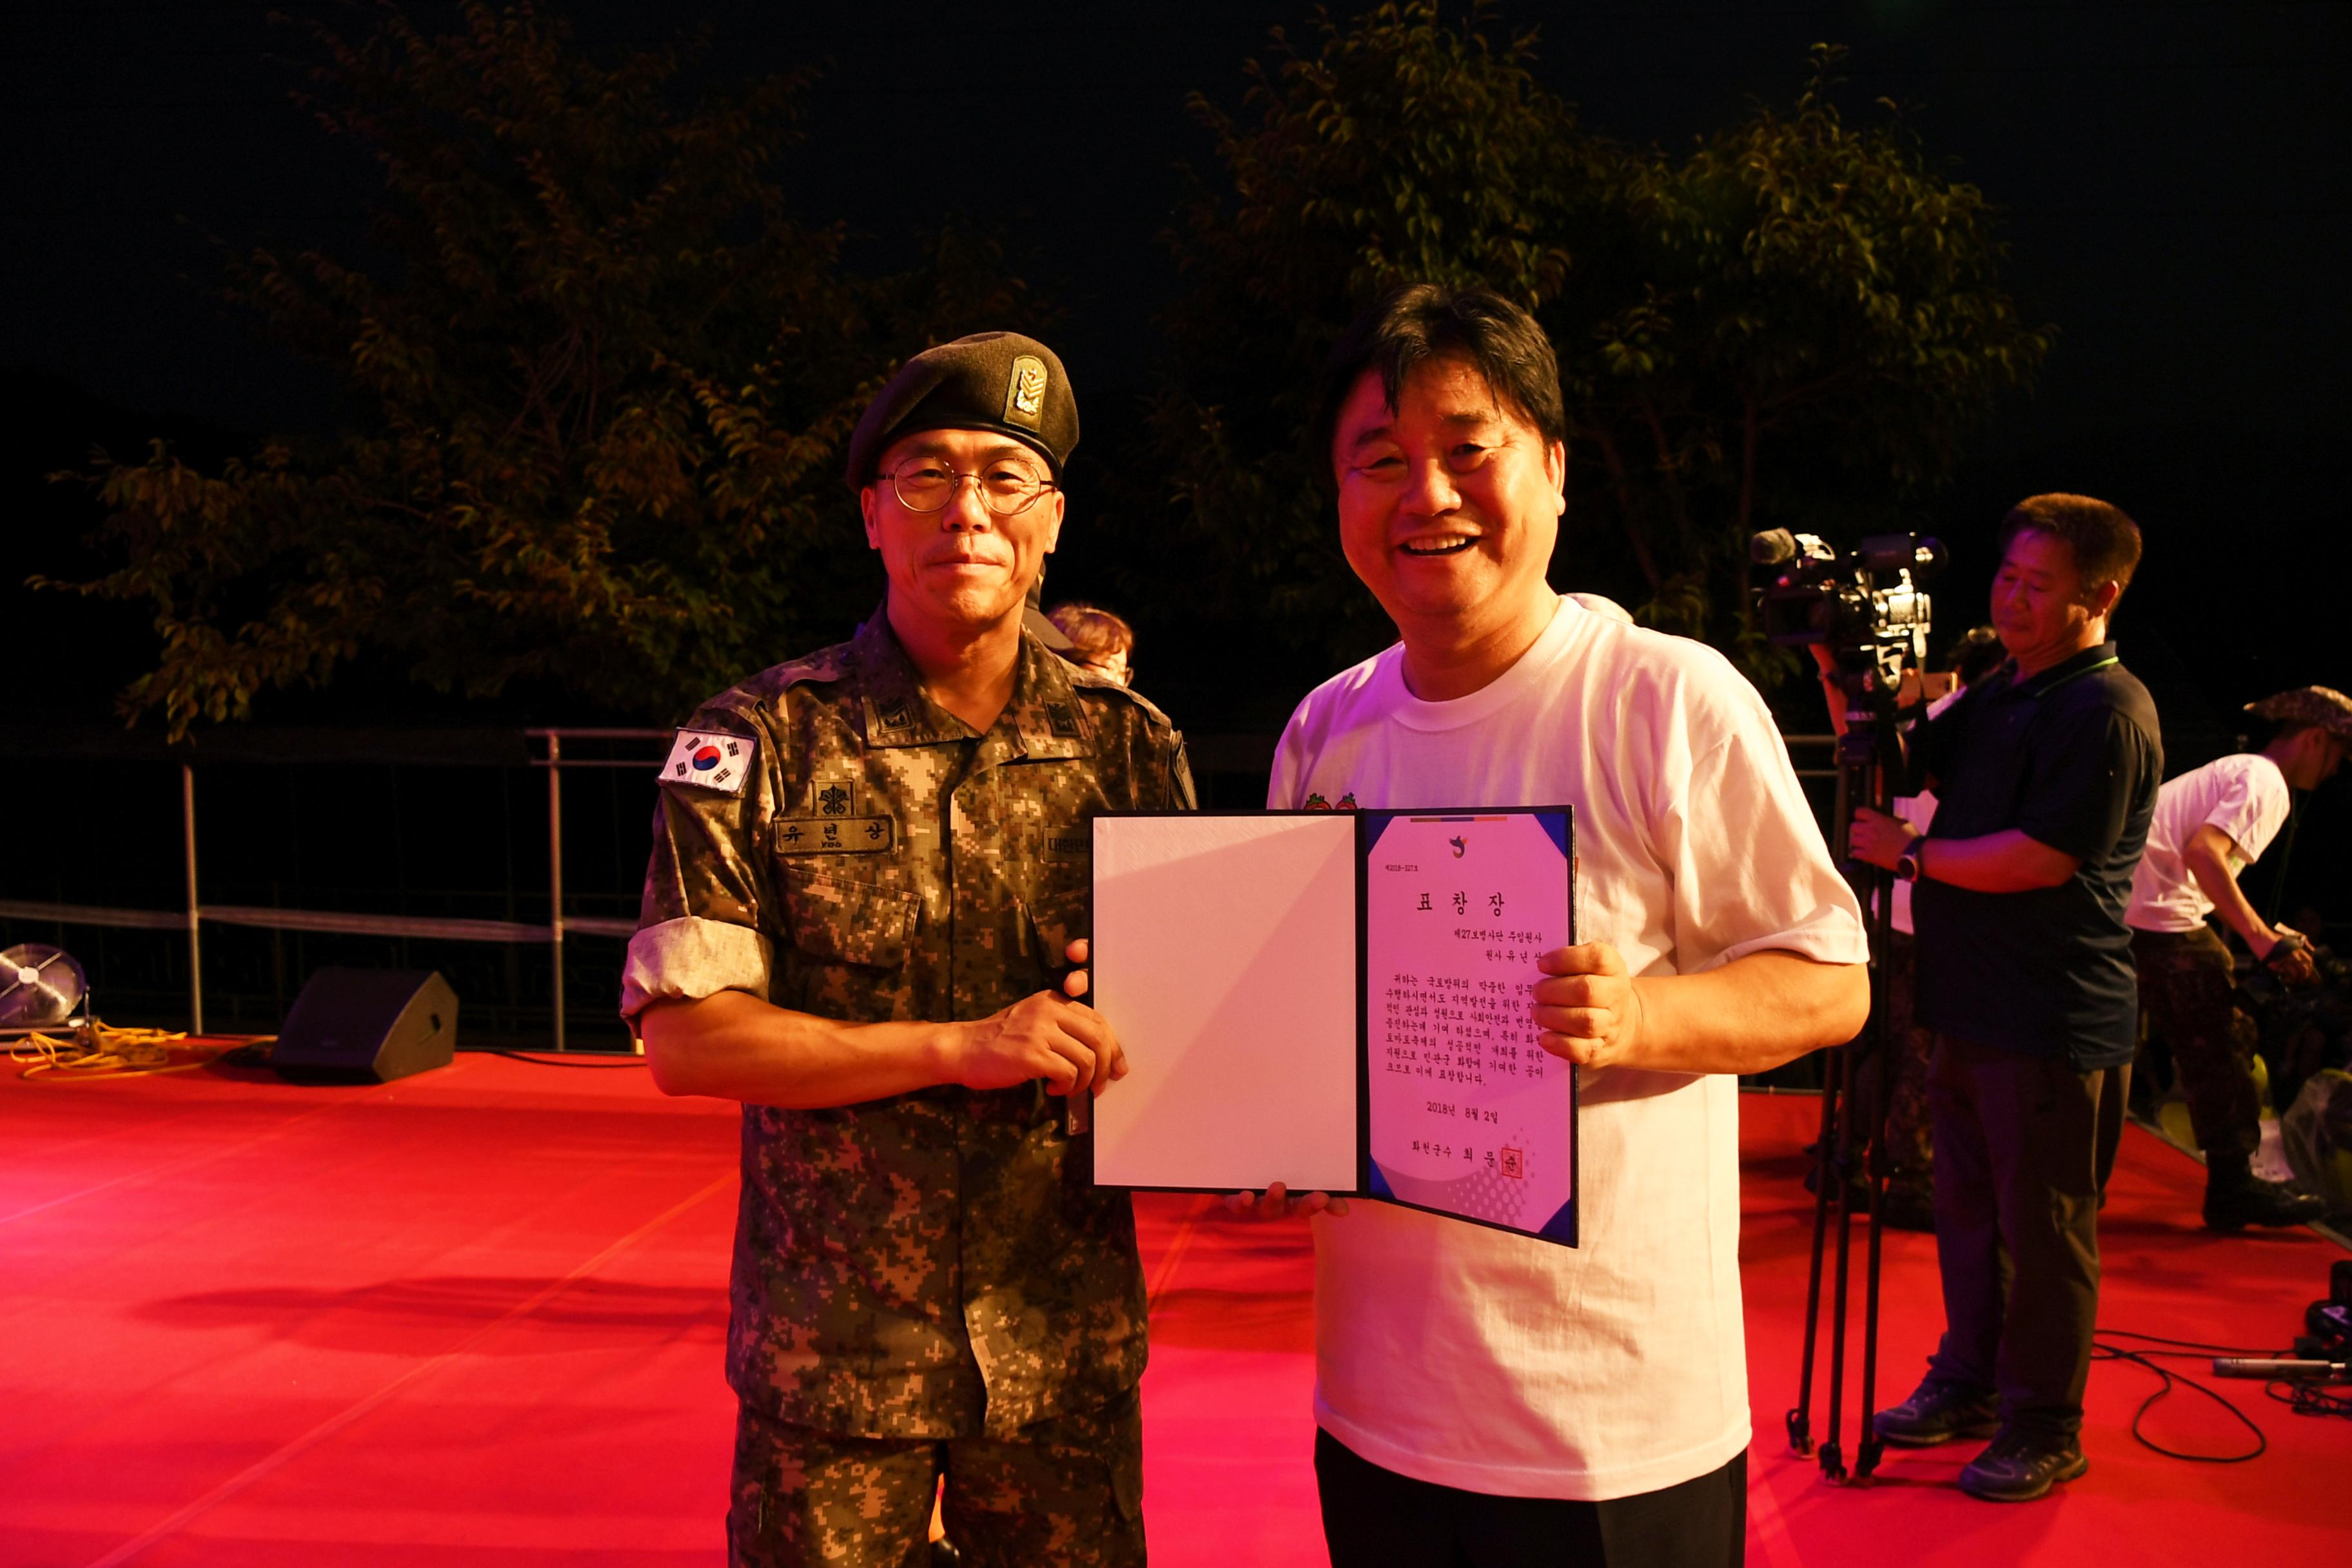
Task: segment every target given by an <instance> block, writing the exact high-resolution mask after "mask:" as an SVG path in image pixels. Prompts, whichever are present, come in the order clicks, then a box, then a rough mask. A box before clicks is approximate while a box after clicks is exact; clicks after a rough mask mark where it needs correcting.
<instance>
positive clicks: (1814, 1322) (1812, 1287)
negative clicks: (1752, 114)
mask: <svg viewBox="0 0 2352 1568" xmlns="http://www.w3.org/2000/svg"><path fill="white" fill-rule="evenodd" d="M1823 1077H1824V1079H1825V1081H1824V1082H1823V1083H1822V1128H1821V1135H1820V1137H1819V1138H1818V1139H1817V1140H1816V1141H1815V1142H1814V1144H1813V1248H1812V1261H1811V1264H1810V1265H1808V1266H1807V1268H1806V1271H1805V1349H1804V1355H1803V1359H1802V1360H1801V1363H1800V1364H1799V1366H1798V1370H1797V1404H1796V1407H1795V1408H1794V1409H1792V1410H1790V1412H1789V1415H1788V1424H1789V1448H1790V1452H1792V1453H1798V1454H1810V1453H1811V1452H1812V1451H1813V1426H1812V1410H1813V1352H1814V1351H1815V1349H1816V1347H1817V1346H1818V1345H1819V1343H1820V1337H1821V1317H1822V1237H1824V1236H1825V1235H1827V1234H1828V1229H1829V1202H1830V1183H1831V1181H1832V1179H1833V1173H1832V1169H1831V1166H1832V1161H1831V1157H1830V1150H1831V1149H1832V1146H1833V1141H1834V1140H1835V1139H1836V1137H1837V1128H1838V1080H1837V1075H1836V1073H1834V1072H1831V1073H1827V1074H1824V1075H1823Z"/></svg>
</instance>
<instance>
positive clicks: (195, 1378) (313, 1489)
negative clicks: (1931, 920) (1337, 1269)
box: [0, 1057, 2352, 1568]
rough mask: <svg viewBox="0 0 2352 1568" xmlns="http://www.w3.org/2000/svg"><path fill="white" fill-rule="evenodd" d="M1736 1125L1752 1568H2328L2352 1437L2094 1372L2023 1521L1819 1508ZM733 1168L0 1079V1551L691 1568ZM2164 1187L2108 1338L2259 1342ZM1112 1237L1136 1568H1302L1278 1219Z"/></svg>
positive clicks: (2253, 1286)
mask: <svg viewBox="0 0 2352 1568" xmlns="http://www.w3.org/2000/svg"><path fill="white" fill-rule="evenodd" d="M1744 1109H1745V1111H1746V1122H1747V1138H1748V1146H1749V1152H1750V1157H1751V1165H1750V1173H1749V1183H1748V1203H1749V1209H1748V1234H1747V1242H1746V1247H1745V1251H1746V1254H1747V1257H1748V1291H1749V1296H1748V1321H1749V1332H1750V1345H1749V1353H1750V1362H1751V1367H1752V1370H1753V1382H1754V1387H1755V1403H1756V1410H1757V1444H1756V1447H1755V1449H1754V1451H1753V1454H1754V1457H1753V1460H1752V1462H1753V1464H1754V1467H1755V1475H1756V1479H1757V1487H1756V1490H1755V1493H1754V1497H1753V1500H1752V1506H1751V1532H1750V1553H1749V1561H1750V1562H1751V1563H1759V1564H1783V1563H1844V1562H1866V1561H1873V1560H1885V1561H1900V1562H1903V1563H1906V1568H1907V1565H1908V1564H1914V1563H1955V1564H1958V1563H1966V1564H1969V1565H1970V1568H1977V1565H1979V1564H1982V1563H1991V1562H2011V1561H2042V1562H2074V1561H2082V1560H2088V1559H2091V1558H2093V1557H2094V1556H2095V1555H2106V1554H2112V1555H2114V1556H2116V1558H2117V1559H2118V1560H2123V1559H2126V1558H2145V1559H2153V1560H2156V1561H2170V1560H2175V1559H2181V1560H2188V1561H2193V1562H2197V1563H2200V1564H2212V1563H2239V1562H2246V1563H2255V1562H2282V1563H2292V1562H2328V1561H2342V1560H2343V1559H2344V1557H2345V1555H2346V1552H2347V1546H2352V1530H2347V1526H2346V1525H2345V1524H2344V1523H2342V1522H2340V1521H2342V1520H2343V1519H2345V1518H2346V1517H2347V1513H2352V1502H2347V1500H2346V1495H2345V1489H2344V1485H2343V1482H2342V1480H2341V1479H2339V1478H2340V1477H2341V1475H2342V1473H2343V1471H2344V1469H2345V1467H2346V1461H2347V1458H2352V1423H2347V1422H2342V1421H2334V1420H2320V1419H2312V1418H2298V1417H2295V1416H2293V1415H2289V1414H2288V1413H2287V1412H2286V1410H2285V1408H2284V1406H2281V1405H2273V1404H2271V1403H2270V1402H2268V1401H2266V1400H2263V1399H2262V1398H2261V1395H2260V1391H2259V1390H2258V1389H2256V1388H2254V1387H2252V1386H2251V1385H2245V1384H2236V1385H2231V1393H2232V1394H2234V1395H2235V1396H2236V1397H2237V1398H2238V1399H2239V1400H2240V1403H2241V1404H2242V1405H2243V1406H2244V1407H2245V1408H2246V1409H2247V1410H2248V1412H2249V1413H2250V1414H2252V1415H2254V1417H2255V1419H2256V1420H2258V1421H2259V1422H2260V1423H2261V1424H2262V1426H2263V1428H2264V1429H2265V1430H2266V1431H2267V1432H2268V1433H2269V1434H2270V1437H2271V1445H2272V1447H2271V1452H2270V1453H2269V1454H2268V1455H2267V1456H2265V1457H2264V1458H2261V1459H2258V1460H2256V1461H2254V1462H2253V1463H2252V1464H2250V1465H2241V1466H2227V1467H2217V1466H2205V1465H2190V1464H2185V1463H2182V1462H2180V1461H2177V1460H2172V1459H2165V1458H2158V1457H2157V1456H2155V1455H2153V1454H2151V1453H2149V1452H2147V1450H2146V1449H2143V1448H2140V1447H2137V1446H2136V1445H2135V1444H2133V1443H2132V1441H2131V1440H2130V1438H2129V1437H2128V1436H2126V1426H2128V1423H2129V1419H2130V1415H2131V1411H2132V1409H2133V1407H2134V1406H2136V1405H2137V1404H2138V1402H2139V1400H2140V1399H2141V1398H2142V1397H2143V1396H2144V1395H2145V1394H2147V1392H2148V1391H2149V1390H2150V1389H2151V1388H2153V1386H2154V1380H2153V1379H2152V1378H2151V1377H2150V1376H2149V1375H2148V1374H2147V1373H2144V1372H2141V1371H2139V1370H2138V1369H2137V1368H2133V1367H2129V1366H2122V1365H2102V1366H2100V1367H2099V1368H2098V1369H2097V1370H2096V1371H2095V1373H2094V1374H2093V1377H2092V1384H2091V1424H2092V1426H2091V1430H2090V1432H2089V1434H2088V1440H2089V1445H2090V1452H2091V1457H2092V1470H2091V1474H2090V1475H2089V1476H2088V1477H2087V1478H2086V1479H2084V1480H2083V1481H2080V1482H2077V1483H2075V1484H2074V1485H2073V1486H2071V1487H2070V1488H2068V1489H2066V1495H2065V1497H2064V1498H2063V1500H2059V1501H2057V1502H2054V1503H2049V1504H2042V1505H2035V1506H2032V1507H2025V1508H2012V1509H2000V1508H1992V1507H1989V1506H1986V1505H1983V1504H1979V1503H1974V1502H1970V1501H1969V1500H1966V1499H1963V1498H1960V1497H1958V1495H1957V1494H1955V1493H1953V1492H1952V1491H1951V1490H1950V1489H1948V1487H1945V1486H1942V1485H1940V1484H1939V1483H1942V1482H1944V1481H1946V1480H1948V1479H1949V1477H1950V1475H1951V1474H1952V1472H1953V1471H1954V1469H1956V1468H1958V1464H1959V1463H1960V1462H1961V1461H1962V1460H1963V1459H1964V1458H1966V1453H1965V1451H1964V1450H1962V1449H1957V1448H1956V1449H1954V1450H1950V1451H1936V1452H1931V1453H1929V1454H1926V1455H1906V1454H1897V1455H1895V1456H1893V1457H1891V1458H1890V1459H1889V1460H1888V1462H1887V1464H1886V1466H1885V1468H1884V1470H1883V1471H1882V1478H1883V1479H1882V1482H1881V1484H1880V1485H1878V1486H1876V1487H1874V1488H1872V1489H1868V1490H1852V1489H1845V1490H1841V1489H1832V1488H1830V1487H1827V1486H1824V1485H1822V1483H1821V1482H1820V1481H1819V1480H1818V1479H1817V1478H1816V1474H1815V1471H1814V1470H1813V1468H1812V1467H1811V1464H1810V1463H1809V1462H1805V1461H1800V1460H1796V1459H1794V1458H1790V1457H1788V1456H1786V1455H1785V1454H1784V1453H1783V1452H1782V1448H1783V1444H1782V1442H1781V1439H1780V1412H1781V1410H1782V1409H1783V1408H1785V1407H1786V1405H1788V1404H1789V1403H1790V1397H1791V1394H1792V1393H1793V1386H1792V1385H1793V1382H1794V1375H1795V1374H1794V1369H1795V1365H1796V1358H1797V1334H1798V1331H1799V1322H1798V1318H1799V1313H1800V1310H1801V1304H1802V1291H1803V1269H1804V1244H1805V1237H1806V1226H1808V1225H1809V1224H1810V1220H1811V1208H1810V1206H1809V1205H1807V1204H1806V1203H1805V1201H1804V1199H1803V1194H1801V1191H1800V1190H1799V1189H1798V1187H1797V1185H1796V1183H1795V1181H1794V1177H1793V1172H1794V1171H1795V1169H1796V1156H1795V1150H1796V1149H1797V1147H1798V1145H1800V1144H1801V1142H1804V1140H1805V1138H1806V1137H1808V1136H1809V1135H1810V1132H1811V1119H1812V1117H1813V1116H1814V1115H1815V1114H1817V1108H1816V1104H1815V1102H1814V1101H1812V1100H1801V1099H1780V1100H1774V1099H1762V1098H1754V1097H1751V1098H1750V1099H1748V1100H1746V1101H1745V1102H1744ZM734 1148H735V1119H734V1114H733V1112H732V1110H731V1109H730V1108H729V1107H726V1106H723V1105H719V1104H715V1103H709V1102H700V1101H690V1100H689V1101H675V1100H664V1099H662V1098H661V1097H660V1096H659V1095H657V1094H656V1093H655V1092H654V1091H653V1089H652V1088H651V1085H650V1084H649V1083H648V1082H647V1081H646V1078H645V1076H644V1074H643V1072H642V1071H641V1070H639V1069H635V1068H559V1067H539V1066H533V1065H529V1064H525V1063H521V1062H516V1061H511V1060H506V1059H502V1058H492V1057H466V1058H460V1059H459V1062H458V1064H457V1066H455V1067H454V1068H447V1069H445V1070H443V1071H440V1072H437V1073H432V1074H428V1075H425V1076H423V1077H421V1078H416V1079H408V1080H406V1081H404V1082H401V1083H396V1084H390V1085H385V1086H383V1087H381V1088H374V1089H323V1088H295V1087H291V1086H288V1085H285V1084H280V1083H278V1082H277V1081H275V1080H274V1079H268V1078H267V1077H260V1076H248V1077H243V1078H240V1077H236V1076H232V1075H230V1074H227V1073H224V1072H214V1071H198V1072H189V1073H181V1074H174V1075H171V1076H166V1077H156V1078H147V1079H132V1080H128V1081H122V1082H115V1083H89V1084H62V1085H58V1084H42V1083H38V1082H26V1081H22V1080H19V1079H16V1077H15V1076H14V1075H13V1073H10V1074H5V1075H0V1563H5V1564H7V1565H8V1568H36V1565H38V1568H48V1565H52V1564H55V1565H60V1568H87V1565H94V1564H100V1563H106V1564H111V1563H131V1562H136V1563H141V1564H158V1565H162V1564H199V1563H201V1564H223V1565H226V1564H236V1565H248V1564H279V1563H284V1564H296V1563H299V1564H309V1565H316V1564H331V1563H435V1564H453V1565H469V1564H485V1565H487V1564H500V1565H516V1568H520V1565H525V1564H540V1563H588V1564H594V1563H613V1564H622V1563H625V1564H630V1565H632V1568H636V1565H643V1568H654V1565H656V1564H673V1563H675V1564H688V1563H695V1564H709V1563H716V1562H718V1561H719V1555H720V1553H719V1513H720V1510H721V1509H722V1507H723V1489H724V1478H725V1472H726V1466H727V1458H728V1443H729V1435H730V1433H729V1426H730V1409H731V1402H730V1395H729V1394H728V1393H727V1391H726V1389H725V1387H724V1386H723V1384H721V1383H720V1381H719V1346H720V1337H721V1331H722V1327H723V1318H724V1310H725V1307H724V1300H723V1295H722V1290H723V1285H724V1280H725V1274H726V1263H727V1250H728V1245H729V1237H730V1227H731V1216H732V1213H733V1205H734V1168H733V1167H734ZM2196 1176H2197V1169H2196V1167H2195V1166H2194V1165H2193V1164H2191V1163H2189V1162H2187V1161H2186V1160H2183V1159H2182V1158H2180V1157H2179V1155H2178V1154H2176V1153H2174V1152H2172V1151H2170V1150H2169V1149H2167V1148H2165V1147H2163V1146H2161V1145H2160V1144H2158V1142H2156V1141H2154V1140H2153V1139H2150V1138H2148V1137H2147V1136H2146V1135H2144V1134H2139V1133H2137V1132H2135V1133H2134V1134H2132V1136H2131V1140H2130V1142H2129V1143H2128V1144H2127V1147H2126V1160H2125V1166H2124V1171H2123V1173H2122V1175H2121V1177H2120V1178H2119V1183H2118V1188H2117V1191H2116V1198H2115V1204H2114V1206H2113V1207H2111V1209H2110V1211H2109V1215H2108V1221H2107V1226H2106V1247H2107V1258H2108V1268H2109V1276H2108V1278H2109V1289H2108V1292H2107V1297H2106V1302H2105V1321H2106V1322H2107V1323H2108V1325H2109V1326H2111V1327H2119V1328H2141V1329H2147V1330H2149V1331H2154V1332H2162V1333H2172V1334H2178V1335H2180V1336H2183V1337H2190V1338H2212V1339H2218V1340H2222V1341H2227V1342H2235V1343H2245V1344H2271V1343H2282V1342H2284V1340H2285V1339H2286V1338H2287V1336H2288V1335H2289V1334H2290V1333H2291V1332H2292V1331H2293V1324H2294V1322H2295V1321H2297V1319H2298V1318H2299V1316H2300V1313H2301V1310H2302V1307H2303V1304H2304V1303H2305V1301H2306V1300H2309V1299H2311V1298H2312V1297H2313V1296H2315V1295H2316V1294H2318V1293H2320V1290H2321V1288H2322V1281H2323V1279H2324V1277H2325V1274H2326V1265H2327V1263H2328V1262H2329V1261H2330V1260H2331V1259H2332V1258H2335V1257H2336V1256H2339V1255H2338V1254H2337V1253H2336V1249H2335V1248H2334V1247H2332V1246H2330V1245H2329V1244H2327V1243H2326V1242H2325V1241H2323V1240H2321V1239H2319V1238H2317V1237H2311V1236H2308V1235H2305V1234H2300V1233H2298V1234H2295V1235H2293V1236H2288V1237H2264V1238H2260V1239H2226V1238H2220V1237H2208V1236H2206V1235H2205V1234H2203V1233H2202V1232H2201V1231H2200V1230H2198V1229H2197V1228H2196V1227H2195V1224H2194V1218H2195V1215H2194V1199H2195V1194H2196V1191H2197V1186H2196ZM1139 1213H1140V1216H1141V1220H1142V1228H1143V1235H1144V1246H1145V1261H1146V1268H1147V1270H1148V1273H1149V1277H1150V1280H1151V1282H1152V1289H1153V1292H1154V1302H1155V1305H1154V1313H1153V1324H1154V1341H1153V1353H1152V1365H1151V1372H1150V1375H1149V1377H1148V1378H1147V1380H1146V1383H1145V1408H1146V1411H1147V1415H1148V1420H1149V1423H1150V1426H1149V1432H1150V1436H1149V1444H1150V1447H1149V1454H1150V1474H1149V1482H1148V1485H1149V1499H1148V1508H1149V1513H1150V1526H1151V1539H1152V1555H1153V1560H1154V1562H1155V1563H1159V1564H1160V1565H1162V1568H1190V1565H1195V1564H1201V1565H1206V1564H1215V1565H1216V1568H1249V1565H1252V1564H1267V1565H1276V1564H1279V1565H1284V1568H1288V1565H1292V1564H1302V1563H1305V1564H1312V1563H1319V1562H1320V1561H1321V1549H1320V1535H1319V1531H1318V1526H1317V1521H1316V1517H1315V1504H1314V1487H1313V1479H1312V1476H1311V1474H1310V1472H1309V1470H1308V1467H1307V1450H1308V1446H1309V1443H1310V1441H1311V1431H1310V1426H1309V1421H1308V1414H1307V1396H1308V1391H1309V1388H1310V1386H1311V1380H1312V1347H1311V1333H1310V1329H1309V1306H1310V1300H1309V1295H1310V1291H1311V1288H1312V1275H1311V1268H1310V1265H1309V1258H1308V1255H1307V1245H1306V1239H1305V1236H1304V1233H1303V1231H1302V1230H1299V1229H1297V1228H1294V1227H1291V1226H1256V1225H1255V1224H1245V1223H1243V1222H1238V1221H1235V1220H1233V1219H1231V1218H1230V1217H1228V1216H1227V1215H1224V1214H1223V1212H1222V1210H1219V1209H1217V1208H1215V1207H1214V1205H1211V1204H1209V1203H1208V1202H1207V1201H1206V1200H1194V1199H1188V1198H1181V1197H1175V1198H1171V1197H1157V1196H1155V1197H1149V1198H1146V1199H1144V1200H1143V1201H1142V1202H1141V1203H1140V1204H1139ZM1891 1239H1892V1242H1893V1245H1892V1247H1891V1249H1890V1253H1889V1263H1888V1272H1887V1281H1886V1292H1885V1295H1886V1302H1887V1329H1886V1332H1887V1344H1886V1352H1885V1369H1886V1370H1885V1379H1884V1383H1885V1386H1886V1387H1887V1388H1888V1389H1889V1391H1890V1393H1891V1394H1899V1393H1900V1392H1902V1391H1903V1389H1904V1388H1906V1387H1907V1385H1908V1384H1909V1383H1910V1381H1911V1379H1912V1377H1913V1375H1914V1374H1915V1373H1916V1369H1917V1367H1918V1364H1919V1362H1920V1358H1921V1357H1922V1356H1923V1355H1924V1353H1925V1352H1926V1349H1927V1343H1928V1338H1929V1335H1930V1334H1931V1332H1932V1331H1933V1326H1934V1323H1933V1318H1934V1310H1935V1284H1934V1276H1933V1271H1932V1252H1931V1247H1930V1245H1929V1243H1928V1242H1927V1238H1926V1237H1909V1236H1896V1237H1892V1238H1891ZM2182 1364H2184V1365H2187V1366H2188V1367H2189V1369H2190V1370H2192V1371H2194V1370H2196V1367H2195V1363H2182ZM1851 1402H1852V1394H1851V1392H1850V1393H1849V1404H1851ZM1852 1425H1853V1417H1852V1414H1851V1412H1849V1415H1848V1428H1849V1431H1851V1429H1852ZM2150 1426H2151V1431H2152V1434H2153V1435H2154V1436H2158V1439H2159V1440H2162V1441H2166V1442H2168V1444H2170V1445H2171V1446H2173V1447H2192V1448H2206V1449H2220V1448H2227V1447H2232V1446H2236V1445H2238V1444H2240V1443H2241V1441H2242V1433H2240V1432H2238V1431H2236V1430H2234V1429H2231V1427H2229V1426H2228V1425H2227V1424H2226V1422H2225V1420H2224V1419H2223V1418H2222V1417H2221V1415H2220V1413H2219V1412H2218V1411H2216V1410H2214V1409H2213V1408H2212V1407H2211V1406H2210V1405H2206V1404H2205V1403H2204V1402H2203V1401H2201V1400H2199V1399H2197V1398H2196V1397H2195V1396H2194V1395H2191V1394H2176V1395H2175V1396H2174V1398H2173V1399H2172V1400H2171V1401H2169V1402H2168V1403H2167V1404H2166V1405H2161V1406H2159V1407H2158V1412H2157V1414H2156V1416H2155V1417H2154V1418H2153V1419H2152V1421H2151V1423H2150ZM1851 1442H1852V1439H1851V1437H1849V1446H1851Z"/></svg>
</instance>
